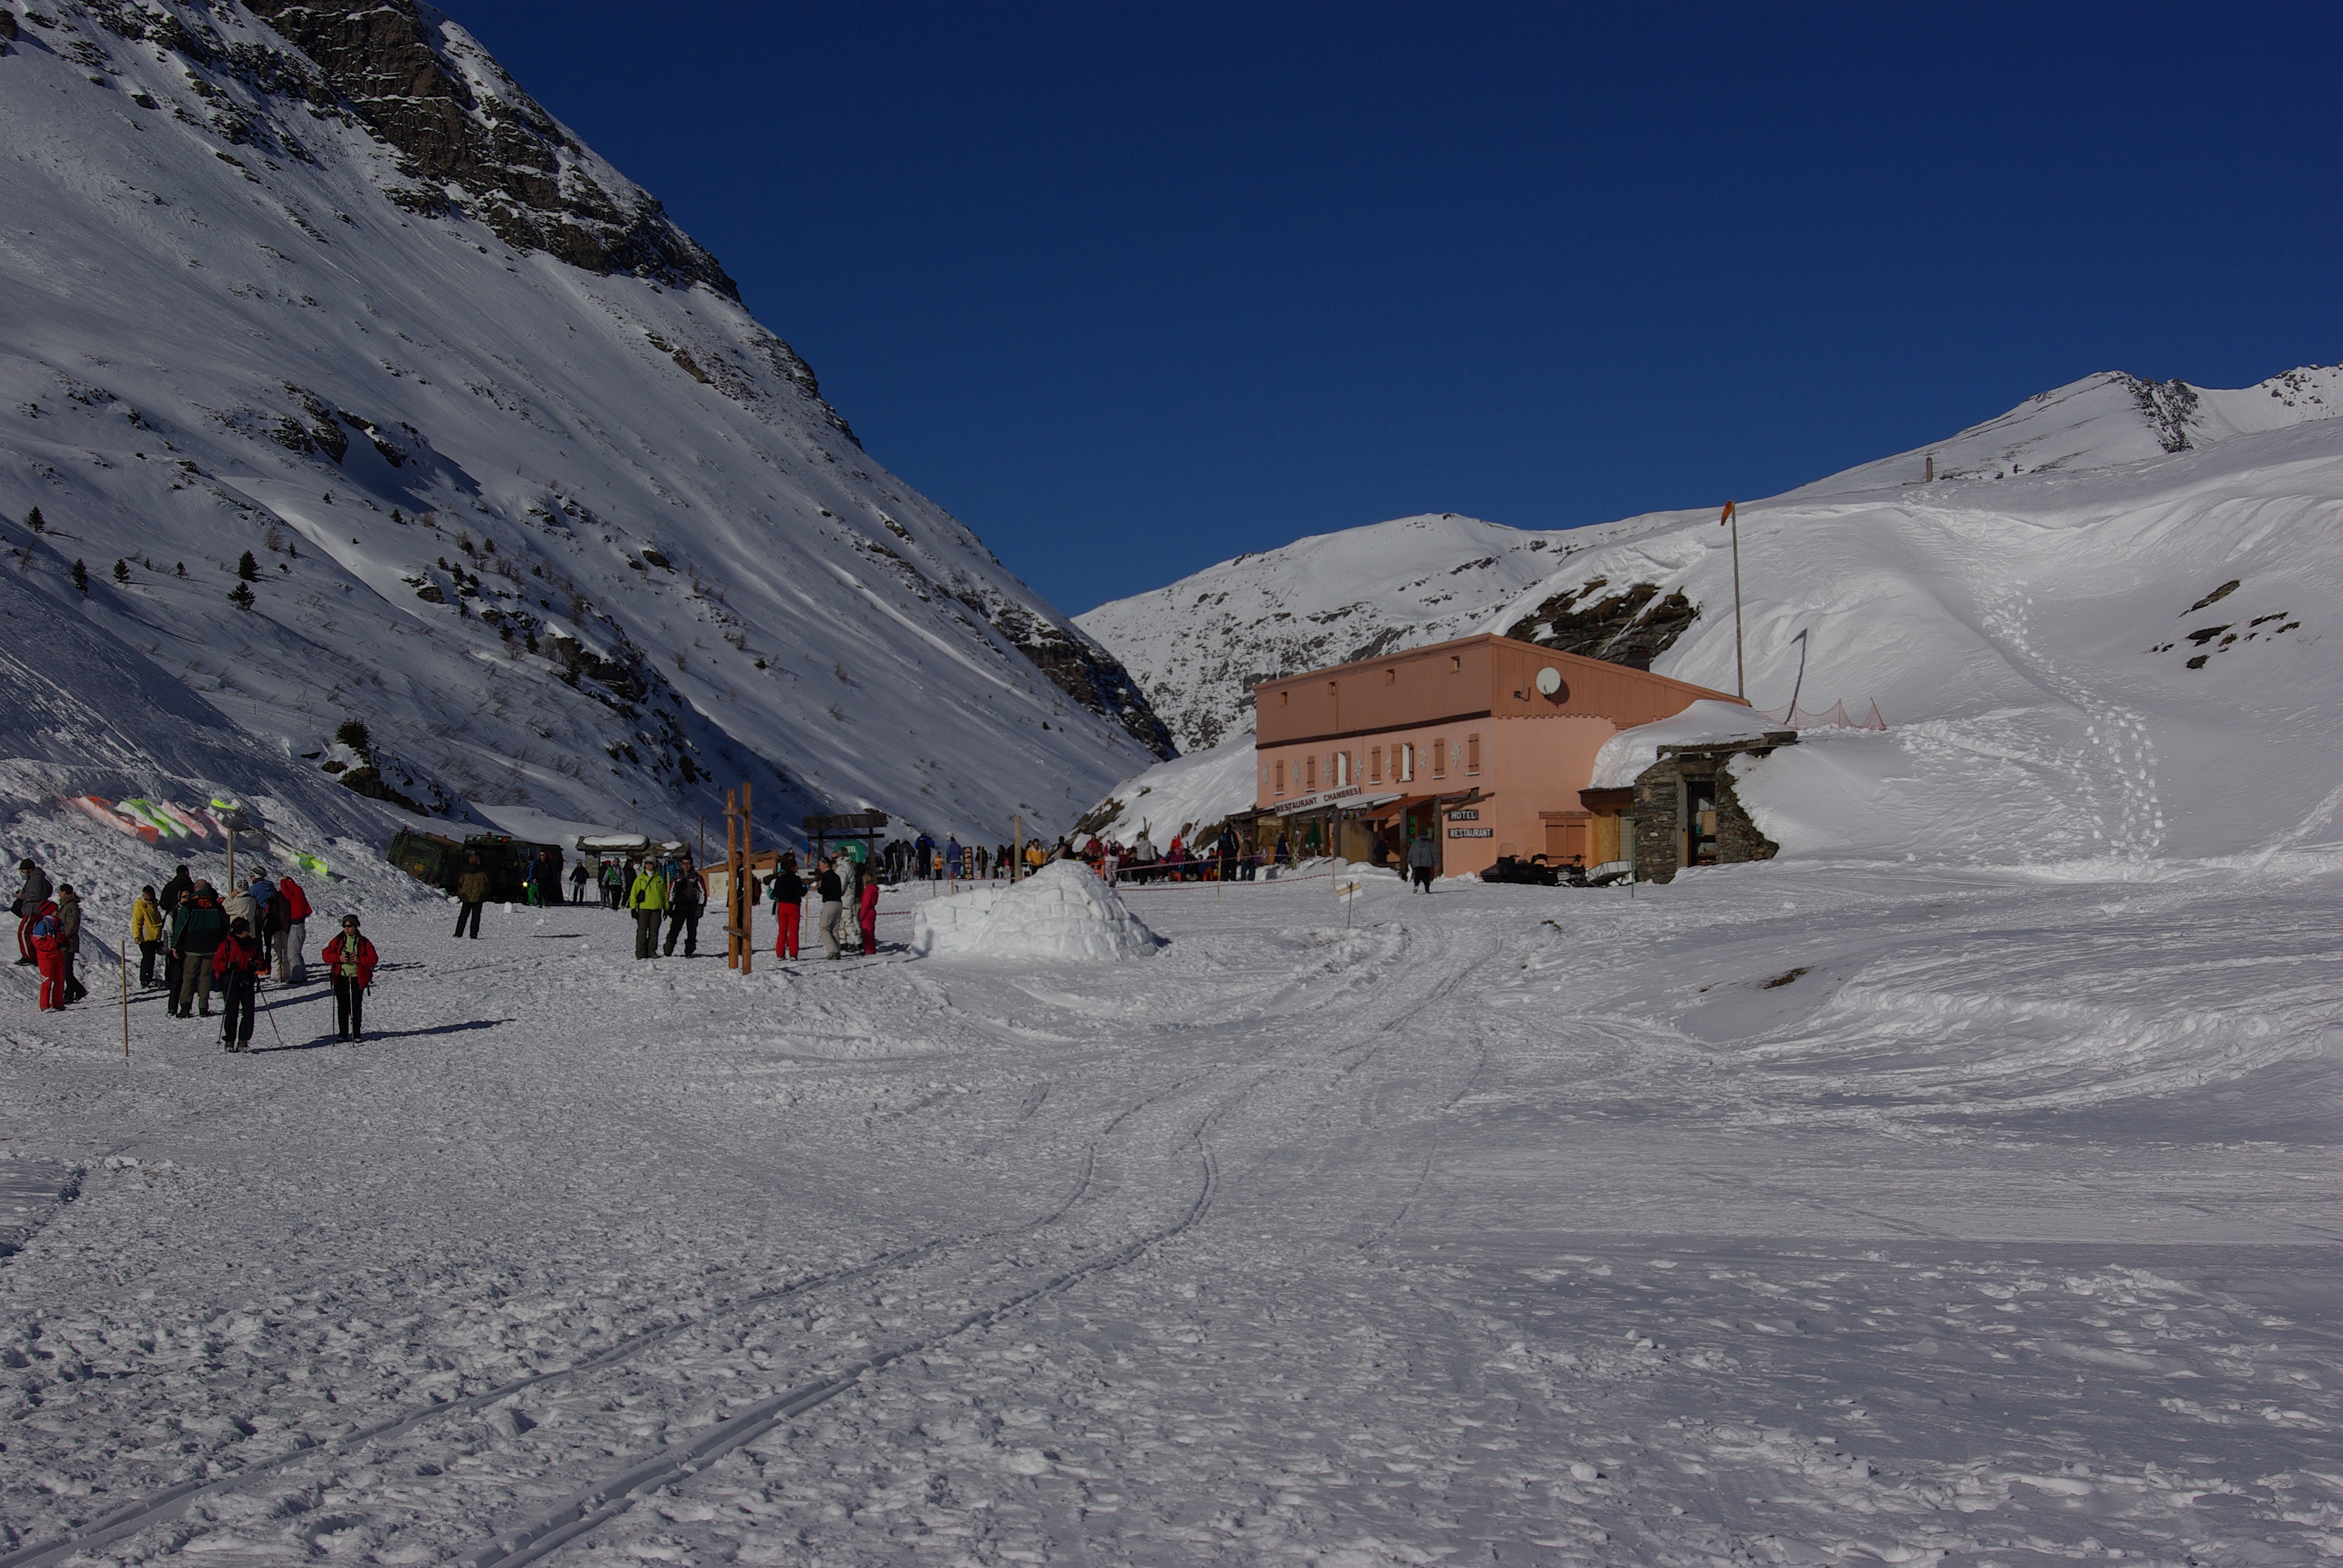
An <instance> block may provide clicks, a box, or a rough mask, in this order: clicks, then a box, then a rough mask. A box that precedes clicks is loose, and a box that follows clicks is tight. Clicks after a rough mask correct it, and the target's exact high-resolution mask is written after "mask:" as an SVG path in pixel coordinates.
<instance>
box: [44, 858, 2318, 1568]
mask: <svg viewBox="0 0 2343 1568" xmlns="http://www.w3.org/2000/svg"><path fill="white" fill-rule="evenodd" d="M93 830H94V829H93ZM2328 837H2331V834H2330V835H2328ZM125 842H126V841H125ZM84 848H85V846H81V845H80V841H79V840H72V841H68V842H65V843H62V844H60V845H59V846H57V847H56V850H57V852H58V853H60V854H61V855H62V854H67V853H75V852H81V851H82V849H84ZM106 849H107V850H108V851H111V849H112V847H111V846H106ZM88 852H89V853H92V854H95V853H96V852H97V851H95V850H91V851H88ZM2097 864H2098V866H2099V868H2100V871H2099V874H2097V875H2087V874H2085V873H2084V872H2083V871H2079V870H2076V869H2067V870H2065V871H2062V872H2060V873H2058V874H2040V873H2029V872H2026V871H2023V870H2013V869H1991V868H1959V867H1951V866H1941V867H1927V866H1922V867H1916V868H1911V869H1904V868H1895V867H1885V866H1881V865H1878V864H1876V863H1874V862H1866V861H1860V860H1839V861H1825V860H1823V859H1810V860H1804V861H1792V860H1784V861H1777V862H1774V863H1771V864H1765V865H1756V866H1743V867H1731V868H1725V869H1711V870H1700V871H1694V872H1691V873H1689V874H1687V875H1685V876H1684V877H1683V878H1681V879H1679V880H1678V881H1677V882H1676V883H1674V885H1672V886H1669V887H1666V888H1661V889H1647V890H1640V891H1637V892H1635V893H1634V894H1632V895H1631V894H1630V893H1629V892H1628V891H1626V890H1604V891H1602V892H1583V891H1582V892H1574V891H1570V890H1534V889H1515V888H1498V887H1490V888H1481V887H1477V886H1472V885H1463V884H1450V885H1444V886H1443V890H1442V891H1441V892H1440V893H1438V894H1437V895H1435V896H1433V897H1431V898H1423V897H1418V896H1415V895H1412V894H1408V893H1406V892H1404V891H1403V890H1400V889H1399V888H1398V887H1397V886H1396V885H1395V884H1393V883H1389V882H1383V881H1370V882H1369V884H1368V886H1367V890H1366V891H1365V893H1364V894H1363V896H1362V898H1361V900H1360V901H1359V902H1358V904H1357V905H1356V906H1355V907H1354V908H1353V910H1351V911H1350V919H1351V920H1353V922H1354V923H1353V924H1352V925H1349V926H1347V927H1346V925H1345V917H1344V913H1343V911H1342V910H1340V909H1339V908H1338V906H1337V905H1336V903H1335V901H1334V900H1333V898H1332V893H1331V890H1330V884H1328V883H1327V882H1325V881H1324V880H1315V881H1312V880H1302V879H1294V880H1280V881H1275V882H1262V883H1254V884H1249V885H1247V884H1238V885H1232V886H1231V887H1229V888H1227V889H1225V890H1214V889H1212V888H1209V887H1196V886H1190V887H1162V888H1149V889H1141V890H1130V891H1129V892H1127V894H1126V897H1127V898H1128V900H1129V902H1130V904H1131V909H1132V910H1133V911H1134V912H1135V913H1136V914H1137V915H1138V916H1139V917H1140V918H1141V919H1142V920H1145V922H1146V923H1147V924H1148V925H1149V926H1150V927H1151V928H1152V929H1154V930H1156V931H1158V932H1160V933H1161V934H1162V935H1164V936H1166V937H1168V938H1169V939H1170V943H1169V945H1168V946H1166V947H1164V948H1163V949H1162V950H1161V951H1160V952H1158V953H1157V954H1156V955H1155V956H1154V957H1153V958H1151V959H1150V960H1147V961H1145V962H1143V963H1137V964H1131V963H1124V964H1097V965H1079V964H1065V963H1043V962H1025V963H1018V962H1012V961H1004V960H997V959H996V960H983V961H975V960H969V961H958V960H945V959H925V960H921V959H913V958H911V957H910V956H908V955H906V954H902V953H900V952H896V953H890V954H888V955H885V956H882V957H880V958H879V959H876V960H861V961H853V962H847V963H838V964H831V963H823V962H811V963H803V964H799V965H781V964H778V963H774V962H771V961H770V960H765V961H761V962H759V965H758V966H757V969H756V972H755V973H754V974H753V975H752V976H751V977H750V978H749V979H747V980H742V979H739V977H736V976H734V975H732V974H730V973H729V972H728V971H727V970H725V969H724V967H723V966H722V964H721V963H720V962H719V961H716V960H711V959H706V958H703V959H701V960H699V961H697V962H692V963H686V962H684V961H682V960H663V961H659V962H657V963H652V964H636V963H633V962H631V961H630V960H629V959H628V952H629V951H630V947H629V941H628V930H627V928H626V924H625V921H624V920H623V918H622V917H620V916H617V915H612V914H606V913H604V912H602V911H600V910H549V911H542V912H539V911H530V910H513V911H509V912H508V911H505V910H500V909H498V908H496V907H493V906H492V907H491V909H490V910H489V918H488V926H487V935H486V937H485V939H484V940H479V941H477V942H471V941H468V942H463V943H460V944H458V943H454V942H451V941H450V940H448V938H447V934H446V933H447V927H448V925H449V924H450V921H449V919H448V915H447V911H446V909H445V907H444V906H442V905H439V904H437V902H436V901H431V900H427V899H426V898H423V897H420V896H418V895H417V894H415V893H413V892H412V891H410V890H407V889H403V888H401V887H399V886H398V885H397V884H396V883H394V882H390V881H387V880H386V881H381V882H379V883H376V882H370V881H367V880H365V879H358V880H356V881H353V882H350V883H337V884H336V885H335V886H334V887H333V888H331V889H329V890H327V896H326V897H325V898H324V899H321V900H320V901H321V903H324V904H326V905H327V907H328V908H329V909H337V908H338V907H340V901H343V900H350V899H353V898H355V899H357V900H359V901H361V902H362V903H363V904H364V906H365V908H366V910H367V928H368V930H370V931H371V932H372V934H373V936H374V939H375V940H376V941H377V943H378V944H379V945H380V947H381V949H382V950H383V954H384V958H385V960H386V967H385V970H384V972H383V974H382V977H381V982H380V986H379V989H378V992H377V998H376V1000H375V1002H374V1004H373V1009H372V1012H371V1014H370V1022H371V1023H372V1024H373V1025H374V1026H375V1027H376V1029H377V1030H378V1033H377V1037H376V1038H375V1039H373V1040H369V1041H367V1043H365V1044H364V1045H361V1046H357V1047H354V1048H353V1047H341V1046H337V1045H334V1044H332V1043H330V1042H329V1038H327V1037H329V1035H330V1030H329V1027H328V1020H327V1006H328V1004H327V1003H326V1002H325V1001H323V1000H321V998H320V997H319V995H318V994H317V991H316V990H314V989H313V990H306V991H297V992H295V993H293V994H291V995H289V996H285V997H281V998H270V999H269V1000H271V1001H272V1003H273V1005H272V1006H271V1007H270V1009H269V1010H268V1013H267V1016H266V1021H264V1022H263V1024H262V1025H261V1036H260V1040H259V1044H260V1045H261V1047H262V1049H261V1050H256V1052H255V1053H254V1054H252V1055H251V1056H248V1057H242V1058H229V1057H223V1056H222V1055H221V1054H220V1053H219V1052H218V1051H217V1050H216V1047H214V1046H213V1045H212V1044H211V1043H210V1042H209V1040H207V1039H206V1031H205V1030H204V1029H203V1028H202V1026H200V1025H198V1024H195V1023H186V1024H181V1023H176V1022H174V1021H172V1020H167V1019H166V1018H164V1017H163V1016H162V1013H161V1010H160V1008H159V1007H158V1006H156V1004H155V1003H153V1002H150V1001H146V1000H138V1001H136V1002H135V1003H134V1005H133V1007H132V1020H133V1021H132V1034H133V1040H132V1054H131V1057H130V1060H128V1061H127V1062H125V1061H124V1060H123V1059H122V1055H121V1040H120V1020H119V1013H118V1010H116V1009H115V1008H114V1007H113V1005H112V1004H111V1003H108V1002H106V995H107V993H106V990H105V988H104V987H103V986H102V985H101V986H100V987H99V988H98V995H97V998H96V999H95V1000H94V1001H93V1003H92V1004H91V1005H90V1006H89V1007H88V1008H86V1009H85V1010H80V1011H77V1012H75V1013H74V1014H72V1015H69V1016H68V1017H66V1018H64V1019H62V1020H58V1019H46V1018H41V1017H39V1016H37V1015H35V1013H34V1012H33V1011H32V1010H31V1000H30V990H29V987H28V986H27V985H25V984H24V983H23V979H22V977H23V976H24V975H25V971H24V970H8V971H7V972H8V973H11V974H14V975H15V976H17V977H18V980H17V981H16V982H15V983H10V984H6V985H0V1042H5V1050H0V1122H4V1123H5V1127H6V1129H7V1130H8V1131H9V1133H10V1136H9V1139H8V1141H7V1145H6V1146H7V1148H8V1150H9V1151H10V1153H11V1155H12V1158H11V1159H10V1160H9V1161H5V1162H0V1169H5V1171H10V1172H24V1173H26V1179H25V1182H24V1183H20V1185H32V1186H36V1185H37V1184H38V1183H39V1182H41V1181H53V1182H57V1183H62V1182H64V1181H67V1180H71V1181H76V1182H77V1183H78V1191H77V1194H76V1195H75V1196H73V1197H72V1198H71V1200H70V1201H65V1202H63V1203H62V1204H60V1205H56V1206H54V1207H53V1208H45V1209H44V1210H43V1212H44V1213H45V1214H46V1215H47V1216H48V1217H47V1218H46V1219H45V1223H39V1224H38V1225H37V1228H34V1229H31V1230H30V1231H29V1235H28V1237H27V1239H26V1240H25V1243H24V1246H23V1250H22V1251H18V1252H16V1253H15V1255H14V1256H13V1257H9V1258H7V1259H6V1260H5V1261H0V1363H5V1364H0V1387H5V1391H6V1392H5V1399H6V1402H7V1421H6V1424H5V1428H0V1433H4V1434H5V1450H0V1519H5V1528H6V1531H7V1534H6V1536H5V1541H4V1542H0V1563H7V1564H10V1565H12V1568H14V1565H17V1564H23V1563H35V1562H39V1563H48V1562H62V1561H66V1560H68V1559H70V1560H73V1561H78V1562H85V1563H96V1562H98V1561H114V1562H121V1563H134V1562H149V1561H158V1560H163V1561H186V1562H201V1563H231V1564H233V1563H254V1564H280V1563H292V1562H301V1561H311V1560H322V1561H329V1562H337V1561H346V1562H379V1563H432V1562H442V1561H460V1562H466V1563H516V1562H520V1561H531V1560H536V1554H537V1553H540V1552H541V1553H544V1554H545V1556H546V1558H547V1560H549V1561H552V1562H557V1563H581V1564H582V1563H612V1564H615V1563H638V1562H642V1561H668V1562H681V1563H724V1562H739V1563H831V1564H850V1563H873V1564H875V1563H907V1562H911V1563H929V1562H932V1563H1019V1562H1024V1563H1037V1562H1047V1563H1325V1564H1357V1565H1368V1564H1383V1563H1433V1562H1454V1563H1466V1562H1497V1563H1604V1564H1610V1563H1654V1564H1671V1565H1673V1564H1684V1563H1864V1562H1887V1563H1946V1564H1978V1565H1982V1564H1986V1563H1995V1564H2000V1565H2002V1568H2022V1565H2027V1564H2037V1563H2067V1562H2079V1561H2114V1560H2122V1561H2127V1562H2129V1561H2138V1562H2145V1563H2160V1564H2171V1565H2175V1568H2177V1565H2179V1564H2184V1563H2186V1564H2230V1563H2236V1564H2247V1563H2252V1564H2262V1563H2310V1562H2314V1561H2318V1560H2320V1559H2321V1558H2322V1557H2329V1558H2331V1557H2332V1556H2334V1555H2336V1554H2338V1553H2343V1464H2338V1446H2337V1423H2338V1422H2343V1395H2339V1394H2338V1390H2343V1307H2338V1303H2343V1292H2338V1285H2343V1278H2339V1277H2338V1275H2343V1269H2338V1262H2343V1259H2338V1245H2337V1244H2338V1241H2343V1234H2338V1229H2343V1228H2339V1227H2338V1212H2343V1210H2339V1209H2338V1198H2343V1161H2338V1159H2337V1157H2336V1155H2337V1149H2336V1144H2337V1133H2338V1118H2337V1111H2338V1093H2337V1080H2336V1076H2335V1066H2336V1062H2335V1052H2336V1048H2337V1043H2338V1041H2337V1030H2336V1025H2335V1023H2334V1020H2335V1018H2336V1016H2337V1009H2338V1001H2343V981H2338V978H2337V973H2336V970H2335V966H2334V962H2333V950H2334V935H2333V933H2334V930H2335V925H2336V919H2335V917H2336V912H2337V895H2338V891H2343V879H2339V878H2338V871H2343V868H2338V864H2337V862H2336V861H2335V859H2333V857H2332V853H2331V850H2330V851H2329V852H2328V853H2325V854H2323V855H2322V854H2320V853H2316V852H2308V851H2299V852H2298V853H2297V854H2296V855H2295V856H2294V858H2293V859H2289V860H2287V861H2285V862H2283V863H2278V862H2273V863H2271V864H2268V865H2265V866H2262V867H2260V868H2258V869H2256V868H2253V867H2246V866H2237V865H2227V866H2225V865H2212V864H2202V863H2195V864H2187V863H2180V862H2166V863H2164V864H2161V865H2160V866H2157V867H2155V868H2142V867H2139V866H2137V865H2135V864H2133V863H2131V862H2127V861H2122V860H2118V859H2113V858H2109V859H2105V860H2102V861H2100V862H2097ZM68 869H71V868H68ZM83 874H85V875H87V874H89V873H88V872H87V871H85V872H84V873H83ZM885 908H886V910H887V911H888V912H887V914H886V916H885V918H884V919H883V920H882V921H881V931H882V935H885V936H887V937H889V938H890V939H895V940H900V937H901V936H903V935H905V934H908V931H909V930H910V919H909V914H908V904H907V903H902V902H900V901H899V900H896V899H895V898H894V897H892V896H891V895H890V899H889V900H888V902H887V905H886V906H885ZM768 929H769V928H768ZM280 1037H281V1041H282V1044H281V1046H280V1044H279V1040H280ZM0 1188H5V1189H6V1190H7V1191H15V1188H9V1187H7V1184H6V1183H5V1181H0ZM37 1206H38V1205H37V1204H36V1205H35V1207H37ZM38 1217H39V1216H37V1215H36V1216H35V1218H38ZM48 1543H62V1544H59V1545H57V1546H56V1547H55V1548H52V1547H50V1546H49V1545H48ZM75 1553H80V1555H79V1556H77V1557H76V1556H75V1555H74V1554H75Z"/></svg>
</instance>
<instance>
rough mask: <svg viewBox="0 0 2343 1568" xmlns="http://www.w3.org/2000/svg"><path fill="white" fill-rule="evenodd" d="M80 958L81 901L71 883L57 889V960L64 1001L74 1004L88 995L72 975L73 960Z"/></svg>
mask: <svg viewBox="0 0 2343 1568" xmlns="http://www.w3.org/2000/svg"><path fill="white" fill-rule="evenodd" d="M80 957H81V899H80V897H79V895H77V894H75V891H74V890H73V884H72V883H71V882H64V883H60V884H59V885H58V887H57V958H58V960H59V966H60V968H62V969H63V970H64V972H65V1000H66V1001H67V1002H69V1003H70V1002H76V1001H79V1000H81V999H82V998H84V997H85V996H87V995H88V994H89V988H88V987H87V986H85V985H84V984H82V983H81V977H80V976H79V975H76V974H75V973H74V960H76V959H78V958H80Z"/></svg>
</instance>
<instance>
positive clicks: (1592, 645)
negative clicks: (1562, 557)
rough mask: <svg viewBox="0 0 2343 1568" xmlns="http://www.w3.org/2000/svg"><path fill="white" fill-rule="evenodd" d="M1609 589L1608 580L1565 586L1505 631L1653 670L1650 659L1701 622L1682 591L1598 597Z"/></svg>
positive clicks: (1631, 589)
mask: <svg viewBox="0 0 2343 1568" xmlns="http://www.w3.org/2000/svg"><path fill="white" fill-rule="evenodd" d="M1609 586H1610V583H1609V580H1608V579H1607V578H1593V579H1592V580H1590V581H1588V582H1587V583H1585V584H1584V586H1582V587H1579V588H1564V590H1563V591H1562V592H1560V593H1558V594H1555V595H1554V596H1553V597H1552V598H1548V599H1546V600H1545V601H1544V603H1542V604H1540V605H1539V606H1538V607H1537V608H1535V609H1534V610H1532V611H1531V612H1530V613H1529V614H1527V615H1525V616H1523V618H1521V619H1519V620H1517V621H1515V622H1514V623H1513V625H1511V626H1509V627H1507V628H1505V635H1506V636H1507V637H1513V638H1521V639H1522V640H1523V641H1524V642H1534V643H1539V644H1542V645H1544V647H1547V648H1559V649H1560V650H1562V651H1563V652H1564V653H1579V654H1584V655H1585V656H1586V657H1587V658H1600V659H1606V660H1608V661H1609V662H1611V663H1613V664H1624V665H1625V666H1627V667H1628V668H1631V669H1649V668H1652V660H1654V659H1655V658H1658V657H1659V656H1660V655H1662V654H1664V653H1665V652H1666V651H1667V650H1668V649H1669V648H1672V647H1674V644H1675V640H1676V638H1680V637H1682V636H1683V635H1684V631H1685V629H1686V628H1689V627H1690V626H1691V625H1692V623H1693V622H1694V620H1696V619H1698V618H1699V616H1700V607H1699V606H1698V605H1696V604H1694V603H1693V602H1692V600H1690V599H1688V598H1685V597H1684V591H1683V590H1682V589H1680V588H1679V589H1674V590H1671V591H1670V592H1668V593H1665V594H1663V593H1662V592H1661V591H1660V585H1659V584H1657V583H1631V584H1629V585H1628V586H1627V587H1626V588H1622V589H1620V590H1619V591H1618V592H1616V593H1610V594H1604V595H1603V597H1601V598H1595V595H1596V594H1598V593H1601V592H1602V590H1603V589H1604V588H1608V587H1609Z"/></svg>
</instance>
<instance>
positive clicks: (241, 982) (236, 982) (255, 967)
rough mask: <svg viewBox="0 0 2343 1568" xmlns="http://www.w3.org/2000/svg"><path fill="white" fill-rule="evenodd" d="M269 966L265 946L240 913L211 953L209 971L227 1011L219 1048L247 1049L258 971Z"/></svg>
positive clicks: (222, 1016)
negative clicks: (217, 986) (218, 988)
mask: <svg viewBox="0 0 2343 1568" xmlns="http://www.w3.org/2000/svg"><path fill="white" fill-rule="evenodd" d="M267 967H268V949H267V947H266V945H265V944H264V943H263V942H262V941H261V940H260V939H259V938H258V937H256V936H254V935H253V934H252V922H251V921H249V920H246V919H245V918H244V917H243V916H242V915H238V916H236V918H235V919H234V920H230V921H228V923H227V935H226V936H225V937H223V938H221V939H220V945H219V947H218V948H217V949H216V950H215V951H214V952H213V954H212V973H213V974H214V975H216V976H217V977H218V979H219V982H220V996H221V998H222V1000H224V1001H226V1004H227V1010H226V1012H225V1013H223V1014H222V1015H221V1018H220V1049H221V1050H239V1051H240V1050H251V1049H252V1020H253V1014H254V999H255V993H256V991H257V990H259V987H260V971H261V970H264V969H266V968H267Z"/></svg>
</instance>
